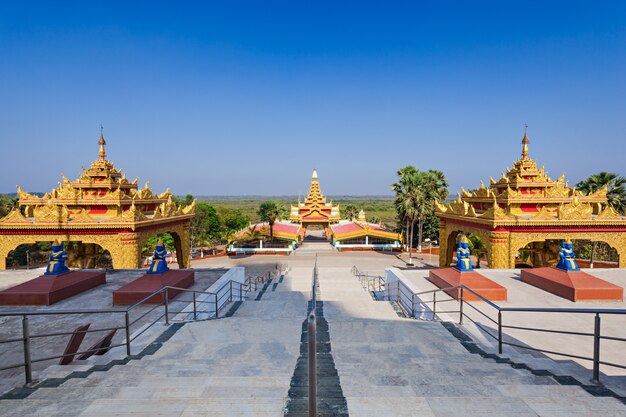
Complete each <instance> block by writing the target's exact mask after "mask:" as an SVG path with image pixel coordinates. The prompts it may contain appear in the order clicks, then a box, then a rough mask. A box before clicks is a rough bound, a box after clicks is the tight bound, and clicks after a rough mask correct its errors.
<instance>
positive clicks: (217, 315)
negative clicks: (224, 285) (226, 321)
mask: <svg viewBox="0 0 626 417" xmlns="http://www.w3.org/2000/svg"><path fill="white" fill-rule="evenodd" d="M218 307H219V306H218V305H217V294H215V318H216V319H217V318H219V316H220V314H219V313H220V312H219V309H218Z"/></svg>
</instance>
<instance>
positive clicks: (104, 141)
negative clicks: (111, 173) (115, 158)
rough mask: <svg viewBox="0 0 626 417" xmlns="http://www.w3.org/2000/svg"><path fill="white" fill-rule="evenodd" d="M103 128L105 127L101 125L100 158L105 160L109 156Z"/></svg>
mask: <svg viewBox="0 0 626 417" xmlns="http://www.w3.org/2000/svg"><path fill="white" fill-rule="evenodd" d="M103 130H104V128H103V127H102V125H100V140H98V145H100V159H101V160H104V159H105V158H106V156H107V154H106V152H105V150H104V145H106V144H107V142H106V140H104V134H103Z"/></svg>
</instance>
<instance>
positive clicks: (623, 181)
mask: <svg viewBox="0 0 626 417" xmlns="http://www.w3.org/2000/svg"><path fill="white" fill-rule="evenodd" d="M605 187H606V188H607V193H606V197H607V199H608V205H609V206H611V207H612V208H613V209H614V210H615V211H617V212H618V213H620V214H626V178H624V177H620V176H619V175H617V174H615V173H613V172H605V171H602V172H600V173H598V174H593V175H591V176H590V177H589V178H587V179H586V180H583V181H581V182H579V183H578V184H576V188H577V189H578V190H579V191H580V192H582V193H584V194H592V193H594V192H596V191H598V190H601V189H603V188H605Z"/></svg>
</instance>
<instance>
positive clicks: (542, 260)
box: [515, 239, 619, 268]
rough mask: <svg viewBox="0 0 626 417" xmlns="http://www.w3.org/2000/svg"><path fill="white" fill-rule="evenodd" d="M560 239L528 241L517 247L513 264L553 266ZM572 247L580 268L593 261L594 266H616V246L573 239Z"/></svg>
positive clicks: (556, 260)
mask: <svg viewBox="0 0 626 417" xmlns="http://www.w3.org/2000/svg"><path fill="white" fill-rule="evenodd" d="M562 241H563V240H561V239H545V240H536V241H532V242H528V243H527V244H526V245H524V246H523V247H520V248H517V251H516V254H515V266H516V267H517V268H539V267H547V266H555V265H556V264H557V263H558V262H559V249H560V248H561V243H562ZM572 248H573V250H574V253H575V254H576V258H577V260H578V264H579V266H580V267H581V268H586V267H589V266H590V264H591V262H592V261H593V262H594V263H595V264H596V267H597V266H599V265H601V267H603V268H617V267H618V265H619V253H618V251H617V249H616V248H614V247H612V246H611V245H609V244H608V243H607V242H603V241H591V240H589V239H573V240H572Z"/></svg>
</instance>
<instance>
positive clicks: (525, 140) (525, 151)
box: [522, 124, 530, 159]
mask: <svg viewBox="0 0 626 417" xmlns="http://www.w3.org/2000/svg"><path fill="white" fill-rule="evenodd" d="M527 128H528V125H526V124H525V125H524V138H523V139H522V145H524V146H522V159H528V143H529V142H530V141H529V140H528V136H527V135H526V129H527Z"/></svg>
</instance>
